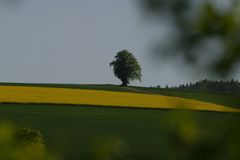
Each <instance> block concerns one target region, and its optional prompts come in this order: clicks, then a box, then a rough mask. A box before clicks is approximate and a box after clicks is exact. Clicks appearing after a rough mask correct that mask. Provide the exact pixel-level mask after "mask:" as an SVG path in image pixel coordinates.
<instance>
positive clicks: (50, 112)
mask: <svg viewBox="0 0 240 160" xmlns="http://www.w3.org/2000/svg"><path fill="white" fill-rule="evenodd" d="M17 85H19V84H17ZM26 85H27V84H26ZM38 86H43V85H38ZM44 86H49V87H50V86H51V87H53V86H54V87H67V88H86V89H100V90H101V89H102V90H114V91H124V92H144V93H149V94H164V95H170V96H179V97H185V98H192V99H198V100H202V101H208V102H214V103H217V104H224V105H226V106H231V107H239V104H240V103H239V99H238V96H237V95H230V94H229V95H227V94H214V93H200V92H186V91H182V92H180V91H172V90H161V89H150V88H142V87H127V88H122V87H119V86H113V85H46V84H45V85H44ZM178 112H180V113H178ZM178 112H177V111H176V110H154V109H130V108H107V107H94V106H66V105H23V104H0V119H3V120H9V121H11V122H13V123H14V124H15V125H17V126H20V127H29V128H33V129H37V130H40V131H41V133H42V134H43V137H44V139H45V143H46V145H47V147H48V149H50V150H52V151H53V152H56V153H58V154H60V155H61V156H62V157H63V158H64V159H66V160H79V159H83V160H88V159H89V160H94V159H96V158H95V157H94V156H95V155H96V156H98V157H101V155H102V154H105V153H106V154H107V153H111V154H112V156H113V157H112V158H111V159H113V160H115V159H116V160H160V159H164V160H168V159H176V157H175V156H176V155H177V154H176V150H175V145H176V144H178V138H177V139H172V138H176V137H175V136H173V135H172V134H175V132H179V131H181V129H179V127H180V128H181V127H183V128H186V127H188V128H187V132H186V135H185V134H184V135H183V136H184V137H183V139H184V138H186V140H189V141H190V142H191V137H193V139H194V137H195V136H196V137H198V138H199V141H201V138H203V137H204V135H208V136H209V137H210V139H211V140H210V141H211V142H213V143H212V144H214V146H208V147H207V148H210V149H209V150H207V151H205V150H204V153H208V152H209V154H210V155H211V154H212V153H211V152H212V150H211V149H214V150H216V151H214V153H215V152H217V153H218V154H217V155H219V157H217V159H224V158H225V159H229V157H227V158H226V157H224V156H225V155H228V154H227V152H228V150H234V148H232V147H233V146H232V145H228V143H229V142H232V141H234V142H235V141H236V142H238V141H239V139H240V138H239V136H238V135H240V128H239V127H235V126H239V122H240V116H239V113H216V112H203V111H202V112H200V111H191V112H190V111H188V112H187V113H185V112H186V111H178ZM229 124H230V125H229ZM181 125H182V126H181ZM231 125H232V126H233V127H232V126H231ZM226 127H230V129H227V132H228V131H232V132H233V134H234V135H237V136H235V137H234V136H232V133H231V134H230V135H231V136H229V135H228V133H225V132H226ZM183 131H184V132H183V133H185V131H186V130H184V129H183ZM188 131H189V132H190V133H188ZM195 131H197V133H198V135H195V134H196V132H195ZM208 136H207V137H208ZM173 141H174V144H173V143H172V142H173ZM210 144H211V143H210ZM188 145H189V144H188ZM190 146H191V145H190ZM211 147H212V148H211ZM180 148H181V147H180ZM190 148H192V147H190ZM205 148H206V147H205ZM197 150H198V149H197ZM99 155H100V156H99ZM201 156H202V155H201ZM203 159H205V160H208V159H212V157H211V156H208V157H207V158H206V157H204V158H203ZM215 159H216V157H215ZM96 160H97V159H96ZM98 160H101V159H100V158H99V159H98ZM102 160H106V158H105V159H104V158H102Z"/></svg>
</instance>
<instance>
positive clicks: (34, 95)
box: [0, 86, 239, 112]
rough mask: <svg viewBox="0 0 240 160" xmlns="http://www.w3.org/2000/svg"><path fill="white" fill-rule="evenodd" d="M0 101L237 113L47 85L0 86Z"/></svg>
mask: <svg viewBox="0 0 240 160" xmlns="http://www.w3.org/2000/svg"><path fill="white" fill-rule="evenodd" d="M0 103H47V104H48V103H49V104H74V105H96V106H112V107H133V108H134V107H136V108H152V109H190V110H203V111H218V112H239V110H238V109H233V108H230V107H226V106H222V105H216V104H212V103H206V102H201V101H197V100H190V99H185V98H178V97H170V96H162V95H155V94H139V93H124V92H112V91H100V90H83V89H65V88H48V87H21V86H0Z"/></svg>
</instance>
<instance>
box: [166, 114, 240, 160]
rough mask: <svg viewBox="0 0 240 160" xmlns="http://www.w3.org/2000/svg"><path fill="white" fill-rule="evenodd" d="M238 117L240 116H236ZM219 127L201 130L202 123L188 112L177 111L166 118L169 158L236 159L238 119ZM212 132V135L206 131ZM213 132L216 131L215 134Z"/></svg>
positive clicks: (180, 159)
mask: <svg viewBox="0 0 240 160" xmlns="http://www.w3.org/2000/svg"><path fill="white" fill-rule="evenodd" d="M236 116H239V115H236ZM235 120H236V121H233V120H230V121H229V120H227V119H226V121H225V123H222V124H221V125H216V126H211V128H210V129H209V128H205V129H203V128H201V125H203V124H201V122H200V121H199V120H198V119H197V118H196V117H194V116H193V115H192V114H191V113H190V112H187V111H178V112H175V113H173V114H172V115H171V116H170V119H167V122H166V124H167V128H168V145H169V147H170V148H171V150H172V153H174V154H172V155H171V159H178V160H192V159H195V160H202V159H204V160H225V159H229V160H230V159H231V160H238V159H240V152H239V148H240V137H239V134H240V127H239V125H238V122H239V118H236V119H235ZM209 130H212V132H209ZM216 130H218V131H219V132H217V134H216V132H215V131H216Z"/></svg>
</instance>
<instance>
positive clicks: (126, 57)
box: [110, 50, 142, 86]
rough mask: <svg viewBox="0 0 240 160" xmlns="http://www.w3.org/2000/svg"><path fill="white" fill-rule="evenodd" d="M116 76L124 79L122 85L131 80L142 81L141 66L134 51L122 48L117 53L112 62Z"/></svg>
mask: <svg viewBox="0 0 240 160" xmlns="http://www.w3.org/2000/svg"><path fill="white" fill-rule="evenodd" d="M111 66H113V72H114V74H115V76H116V77H117V78H118V79H120V80H121V81H122V86H127V85H128V84H129V83H130V81H134V80H139V81H141V77H142V74H141V66H140V65H139V63H138V61H137V59H136V58H135V57H134V56H133V54H132V53H130V52H128V51H127V50H122V51H120V52H118V53H117V55H116V56H115V60H114V61H113V62H111V63H110V67H111Z"/></svg>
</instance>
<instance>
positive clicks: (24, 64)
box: [0, 0, 239, 86]
mask: <svg viewBox="0 0 240 160" xmlns="http://www.w3.org/2000/svg"><path fill="white" fill-rule="evenodd" d="M11 1H12V2H13V3H7V0H0V74H1V76H0V82H24V83H76V84H79V83H80V84H120V81H119V80H118V79H117V78H116V77H114V75H113V71H112V68H110V67H109V63H110V62H111V61H113V60H114V56H115V55H116V53H117V52H118V51H121V50H123V49H126V50H128V51H129V52H131V53H133V54H134V55H135V57H136V58H137V59H138V61H139V63H140V64H141V66H142V74H143V77H142V82H134V83H133V85H139V86H150V85H152V86H155V85H161V86H165V85H166V84H168V85H177V84H180V83H187V82H190V81H196V80H198V79H204V78H206V76H207V75H206V74H205V73H202V72H201V71H196V70H195V69H193V68H191V67H190V66H188V65H185V64H184V63H183V61H182V60H181V57H177V58H175V59H166V58H159V59H156V57H153V56H152V53H151V51H152V46H153V44H154V42H155V41H156V40H159V38H160V39H161V38H162V39H164V38H166V37H167V36H168V26H165V25H164V24H163V25H159V24H156V23H154V22H151V23H150V22H149V20H147V18H146V16H144V13H143V11H142V10H141V8H140V6H139V5H138V4H137V3H136V1H130V0H101V1H99V0H41V1H39V0H19V1H18V0H11ZM238 75H239V74H237V73H235V74H234V75H233V77H234V78H239V76H238Z"/></svg>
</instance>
